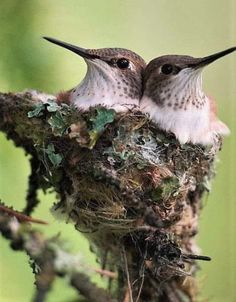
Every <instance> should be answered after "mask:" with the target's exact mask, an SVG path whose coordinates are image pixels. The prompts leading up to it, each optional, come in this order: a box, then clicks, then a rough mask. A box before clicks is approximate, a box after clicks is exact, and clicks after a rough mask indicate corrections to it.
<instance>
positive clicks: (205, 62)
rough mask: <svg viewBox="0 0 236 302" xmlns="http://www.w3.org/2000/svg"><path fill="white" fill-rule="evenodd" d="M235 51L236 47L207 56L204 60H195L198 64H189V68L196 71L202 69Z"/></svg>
mask: <svg viewBox="0 0 236 302" xmlns="http://www.w3.org/2000/svg"><path fill="white" fill-rule="evenodd" d="M234 51H236V47H231V48H229V49H226V50H223V51H220V52H217V53H215V54H213V55H210V56H207V57H204V58H198V59H195V60H197V62H196V63H193V64H189V65H188V67H192V68H194V69H198V68H202V67H204V66H207V65H209V64H211V63H212V62H214V61H216V60H218V59H220V58H222V57H224V56H226V55H228V54H230V53H231V52H234Z"/></svg>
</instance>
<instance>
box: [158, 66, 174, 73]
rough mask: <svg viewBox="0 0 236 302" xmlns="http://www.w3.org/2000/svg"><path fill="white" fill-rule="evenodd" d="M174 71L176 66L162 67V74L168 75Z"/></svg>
mask: <svg viewBox="0 0 236 302" xmlns="http://www.w3.org/2000/svg"><path fill="white" fill-rule="evenodd" d="M173 70H174V66H173V65H171V64H164V65H163V66H162V67H161V72H162V73H163V74H166V75H168V74H171V73H172V72H173Z"/></svg>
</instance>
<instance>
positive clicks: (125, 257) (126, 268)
mask: <svg viewBox="0 0 236 302" xmlns="http://www.w3.org/2000/svg"><path fill="white" fill-rule="evenodd" d="M122 255H123V259H124V264H125V266H124V267H125V273H126V278H127V284H128V290H129V297H130V302H133V294H132V287H131V283H130V276H129V268H128V261H127V256H126V252H125V248H124V245H122Z"/></svg>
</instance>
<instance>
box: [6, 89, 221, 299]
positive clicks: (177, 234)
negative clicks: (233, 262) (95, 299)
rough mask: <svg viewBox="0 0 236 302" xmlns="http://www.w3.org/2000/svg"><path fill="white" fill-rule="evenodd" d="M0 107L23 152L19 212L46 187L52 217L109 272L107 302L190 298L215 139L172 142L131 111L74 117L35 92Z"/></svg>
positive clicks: (34, 203) (95, 112) (216, 148)
mask: <svg viewBox="0 0 236 302" xmlns="http://www.w3.org/2000/svg"><path fill="white" fill-rule="evenodd" d="M0 109H1V110H0V130H1V131H3V132H4V133H6V135H7V137H8V138H10V139H12V140H13V141H14V142H15V144H16V145H17V146H20V147H22V148H24V150H25V151H26V152H27V153H28V154H31V156H32V159H31V168H32V173H31V176H30V178H29V191H28V195H27V201H26V207H25V210H24V212H25V213H26V214H27V215H29V214H31V212H32V211H33V209H34V207H35V206H37V203H38V200H37V199H36V196H37V194H36V191H37V189H39V188H42V189H43V190H47V188H54V190H55V191H56V192H57V196H58V202H57V203H56V204H55V205H54V207H53V212H54V214H55V215H56V216H60V218H62V219H64V220H65V221H68V220H69V221H70V222H71V223H74V225H75V227H76V229H77V230H79V231H83V232H85V236H86V237H87V238H88V240H89V242H90V245H91V248H92V249H93V251H94V252H95V253H96V255H97V257H98V260H99V261H100V263H101V266H102V268H103V269H104V268H108V269H109V270H112V271H117V272H118V282H116V281H114V282H113V283H115V282H116V283H117V284H116V285H118V287H117V286H115V285H114V286H113V287H112V289H111V295H112V297H113V298H114V299H118V300H119V301H161V302H163V301H164V302H167V301H170V302H181V301H196V295H197V287H196V281H195V279H194V275H195V273H196V270H197V265H196V260H209V258H208V257H204V256H198V255H195V254H196V251H197V246H196V243H195V240H194V236H195V235H196V234H197V230H198V217H199V213H200V209H201V198H202V195H203V193H204V192H205V191H207V190H208V186H207V184H208V181H209V180H210V179H211V178H212V176H213V175H214V160H215V157H216V155H217V152H218V151H219V149H220V147H221V139H220V138H218V139H216V141H215V144H214V145H213V146H211V147H208V148H204V147H201V146H196V145H195V146H194V145H190V144H186V145H180V144H179V143H178V142H177V141H176V140H175V137H174V136H173V135H171V134H167V133H164V132H163V131H160V130H159V129H158V128H157V126H156V125H154V124H153V123H151V122H150V121H149V120H148V118H147V117H146V116H145V115H143V114H142V113H140V112H138V111H132V112H127V113H123V114H116V113H115V112H114V111H113V110H109V109H106V108H102V107H97V108H93V109H91V110H90V111H89V112H84V113H81V112H79V111H78V110H77V109H75V108H73V107H70V106H68V105H66V104H57V103H56V102H55V100H52V99H51V98H50V96H47V95H44V94H40V93H37V92H35V91H28V92H25V93H22V94H0ZM183 280H185V282H183ZM90 301H92V300H90ZM99 301H102V300H99Z"/></svg>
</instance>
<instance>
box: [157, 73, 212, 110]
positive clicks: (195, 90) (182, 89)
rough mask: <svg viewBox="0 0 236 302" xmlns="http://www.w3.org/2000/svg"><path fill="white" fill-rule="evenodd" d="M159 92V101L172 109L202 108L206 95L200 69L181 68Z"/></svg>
mask: <svg viewBox="0 0 236 302" xmlns="http://www.w3.org/2000/svg"><path fill="white" fill-rule="evenodd" d="M167 82H168V84H167V85H166V88H164V89H162V92H161V93H160V94H159V98H160V103H161V104H162V105H163V106H164V107H169V108H172V109H173V110H175V111H176V110H185V111H186V110H188V109H202V108H203V107H204V105H205V104H206V99H207V96H206V95H205V93H204V91H203V89H202V73H201V70H197V71H192V70H191V69H184V70H182V71H181V72H180V73H179V74H178V75H177V76H176V77H175V78H173V79H171V81H169V80H167Z"/></svg>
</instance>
